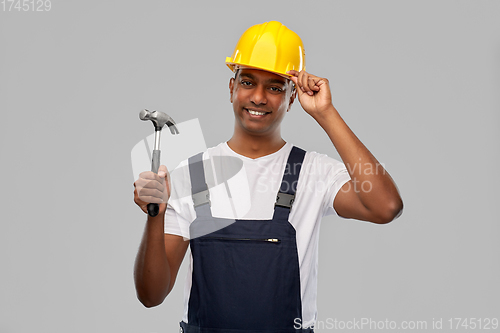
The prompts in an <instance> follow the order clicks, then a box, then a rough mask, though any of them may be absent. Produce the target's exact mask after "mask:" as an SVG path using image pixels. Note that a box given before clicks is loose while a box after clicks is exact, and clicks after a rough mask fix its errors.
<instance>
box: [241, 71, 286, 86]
mask: <svg viewBox="0 0 500 333" xmlns="http://www.w3.org/2000/svg"><path fill="white" fill-rule="evenodd" d="M242 76H246V77H247V78H249V79H252V80H256V79H255V76H253V75H252V74H250V73H240V77H242ZM266 83H277V84H282V85H285V83H286V81H284V80H280V79H274V78H272V79H268V80H266Z"/></svg>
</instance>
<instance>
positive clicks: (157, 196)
mask: <svg viewBox="0 0 500 333" xmlns="http://www.w3.org/2000/svg"><path fill="white" fill-rule="evenodd" d="M134 187H135V189H134V202H135V203H136V204H137V205H138V206H139V207H140V208H141V209H142V211H143V212H144V213H146V214H147V213H148V204H149V203H157V204H159V205H160V211H159V213H158V215H159V216H162V214H165V210H166V208H167V201H168V199H169V197H170V174H169V172H168V170H167V167H166V166H164V165H160V167H159V168H158V174H155V173H154V172H152V171H145V172H142V173H141V174H140V175H139V179H137V180H136V181H135V182H134Z"/></svg>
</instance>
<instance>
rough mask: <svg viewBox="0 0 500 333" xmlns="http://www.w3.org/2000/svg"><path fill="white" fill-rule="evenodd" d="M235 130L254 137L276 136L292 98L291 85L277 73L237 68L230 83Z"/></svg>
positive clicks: (293, 95)
mask: <svg viewBox="0 0 500 333" xmlns="http://www.w3.org/2000/svg"><path fill="white" fill-rule="evenodd" d="M229 89H230V94H231V103H233V109H234V115H235V119H236V125H237V126H236V129H235V130H243V131H246V132H247V133H249V134H253V135H269V134H273V133H275V132H276V131H278V133H279V129H280V124H281V121H282V120H283V117H284V116H285V114H286V112H287V111H288V110H289V109H290V106H291V105H292V103H293V100H294V98H295V92H294V90H293V87H292V82H291V81H290V80H288V79H285V78H283V77H281V76H279V75H277V74H274V73H271V72H267V71H263V70H258V69H240V70H239V71H238V73H237V76H236V78H232V79H231V81H229Z"/></svg>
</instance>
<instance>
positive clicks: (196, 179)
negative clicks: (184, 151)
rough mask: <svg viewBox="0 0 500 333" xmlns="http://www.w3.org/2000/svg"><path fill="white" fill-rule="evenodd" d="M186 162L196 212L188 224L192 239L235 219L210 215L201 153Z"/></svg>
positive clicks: (225, 225)
mask: <svg viewBox="0 0 500 333" xmlns="http://www.w3.org/2000/svg"><path fill="white" fill-rule="evenodd" d="M188 162H189V176H190V179H191V196H192V198H193V204H194V210H195V212H196V219H195V220H194V221H193V222H192V223H191V224H190V225H189V238H190V239H191V240H193V239H195V238H198V237H202V236H205V235H208V234H210V233H212V232H214V231H217V230H220V229H222V228H225V227H227V226H229V225H230V224H232V223H234V222H235V220H234V219H224V218H217V217H213V216H212V210H211V209H210V207H211V202H210V192H209V190H208V186H207V183H206V181H205V170H204V168H203V153H198V154H196V155H194V156H192V157H190V158H189V159H188Z"/></svg>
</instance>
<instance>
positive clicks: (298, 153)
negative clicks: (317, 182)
mask: <svg viewBox="0 0 500 333" xmlns="http://www.w3.org/2000/svg"><path fill="white" fill-rule="evenodd" d="M305 155H306V151H305V150H303V149H301V148H299V147H296V146H293V147H292V150H291V151H290V155H288V160H287V162H286V165H285V171H284V172H283V179H282V181H281V186H280V190H279V191H278V194H277V196H276V202H275V204H274V215H275V216H276V214H277V213H279V214H280V215H282V214H285V215H286V216H287V217H288V214H289V213H290V209H291V208H292V205H293V202H294V200H295V191H296V190H297V184H298V181H299V174H300V169H301V167H302V163H303V161H304V157H305Z"/></svg>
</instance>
